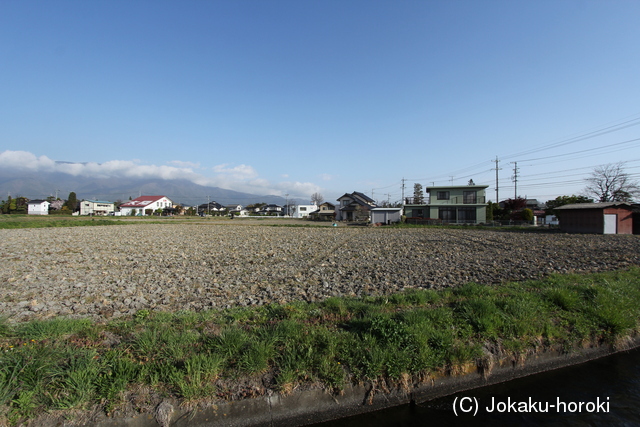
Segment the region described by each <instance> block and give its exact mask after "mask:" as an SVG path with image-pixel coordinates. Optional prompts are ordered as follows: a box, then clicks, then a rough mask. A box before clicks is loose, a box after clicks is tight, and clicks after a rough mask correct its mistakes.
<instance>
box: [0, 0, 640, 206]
mask: <svg viewBox="0 0 640 427" xmlns="http://www.w3.org/2000/svg"><path fill="white" fill-rule="evenodd" d="M638 22H640V2H638V1H623V0H616V1H571V0H562V1H557V0H553V1H513V0H508V1H506V0H505V1H491V0H486V1H471V0H470V1H462V0H460V1H456V0H453V1H444V0H442V1H426V0H425V1H331V0H329V1H313V0H311V1H278V0H274V1H243V0H238V1H195V0H193V1H185V2H175V1H91V2H85V1H79V0H78V1H49V2H38V1H31V2H29V1H20V2H18V1H10V0H0V63H1V64H2V66H0V81H2V84H1V85H0V87H1V88H2V89H1V96H0V129H2V132H0V167H4V168H10V167H16V166H17V165H19V167H22V168H30V169H33V170H38V169H42V170H53V169H55V170H62V171H66V172H68V173H74V174H103V175H104V176H119V175H128V176H131V175H136V176H147V177H152V176H157V177H163V178H187V179H190V180H192V181H194V182H197V183H199V184H205V185H214V186H220V187H224V188H230V189H233V190H238V191H246V192H251V193H255V194H265V195H266V194H279V195H284V194H290V195H291V196H296V197H300V198H303V199H304V198H308V197H309V196H310V195H311V194H312V193H313V192H316V191H318V192H321V193H322V194H323V195H324V196H325V199H326V200H335V198H336V197H338V196H340V195H342V194H344V193H345V192H352V191H361V192H365V193H367V194H369V195H371V194H372V193H373V196H374V198H375V199H378V200H379V201H382V200H391V201H395V200H399V199H400V198H401V191H402V190H401V183H402V179H403V178H404V179H405V180H406V181H405V194H406V195H411V194H412V192H413V185H414V183H416V182H418V183H421V184H422V185H423V186H425V187H426V186H429V185H448V184H456V185H457V184H466V183H467V182H468V180H469V179H473V180H474V182H475V183H476V184H486V185H489V186H490V187H489V189H488V198H490V199H492V200H495V170H492V169H493V168H495V163H494V162H492V160H495V159H496V156H497V157H498V159H499V160H500V163H499V165H500V167H501V168H502V170H500V171H499V178H500V181H499V188H500V198H501V199H503V198H505V197H512V196H513V195H514V190H515V189H514V183H513V182H512V179H511V177H512V175H513V168H514V166H515V165H514V164H512V163H510V162H518V168H519V173H518V175H519V181H518V194H519V195H521V196H527V197H529V198H538V199H540V200H542V201H546V200H549V199H553V198H555V197H556V196H558V195H563V194H572V193H575V194H577V193H580V191H581V190H582V189H583V188H584V183H583V182H582V179H583V178H585V177H587V176H588V175H589V172H590V171H591V170H592V169H593V168H594V167H595V166H597V165H600V164H604V163H610V162H619V161H626V162H627V163H626V168H627V171H628V172H629V173H631V174H635V177H640V43H638V40H640V25H638ZM600 131H602V132H600ZM581 136H589V137H588V138H581ZM636 139H637V141H636ZM53 161H66V162H88V163H89V164H88V165H84V166H68V165H59V164H56V163H54V162H53ZM64 168H67V169H64Z"/></svg>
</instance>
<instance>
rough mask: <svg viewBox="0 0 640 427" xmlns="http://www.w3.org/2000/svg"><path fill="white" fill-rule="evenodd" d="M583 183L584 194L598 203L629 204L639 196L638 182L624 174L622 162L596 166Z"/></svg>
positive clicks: (639, 187)
mask: <svg viewBox="0 0 640 427" xmlns="http://www.w3.org/2000/svg"><path fill="white" fill-rule="evenodd" d="M585 181H586V182H587V186H586V187H585V189H584V192H585V193H586V195H587V196H592V197H593V198H594V199H596V200H598V201H599V202H630V201H631V200H632V199H633V198H634V197H635V196H637V195H638V194H640V185H638V181H636V180H634V179H632V178H631V176H630V175H629V174H628V173H626V172H625V170H624V163H623V162H620V163H609V164H608V165H604V166H598V167H597V168H595V169H594V170H593V172H591V176H590V177H589V178H586V179H585Z"/></svg>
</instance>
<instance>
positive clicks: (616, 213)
mask: <svg viewBox="0 0 640 427" xmlns="http://www.w3.org/2000/svg"><path fill="white" fill-rule="evenodd" d="M555 211H556V214H557V216H558V219H559V220H560V230H561V231H564V232H566V233H595V234H633V207H632V206H631V205H630V204H628V203H617V202H609V203H576V204H572V205H564V206H560V207H557V208H556V209H555Z"/></svg>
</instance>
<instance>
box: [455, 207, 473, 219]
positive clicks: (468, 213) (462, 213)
mask: <svg viewBox="0 0 640 427" xmlns="http://www.w3.org/2000/svg"><path fill="white" fill-rule="evenodd" d="M458 221H461V222H476V208H458Z"/></svg>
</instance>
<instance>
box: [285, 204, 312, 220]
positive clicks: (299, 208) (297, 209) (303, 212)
mask: <svg viewBox="0 0 640 427" xmlns="http://www.w3.org/2000/svg"><path fill="white" fill-rule="evenodd" d="M317 210H318V205H316V204H315V203H312V204H310V205H295V206H291V209H290V211H291V212H290V214H289V215H291V217H292V218H306V217H308V216H309V215H310V214H312V213H313V212H315V211H317Z"/></svg>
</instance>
